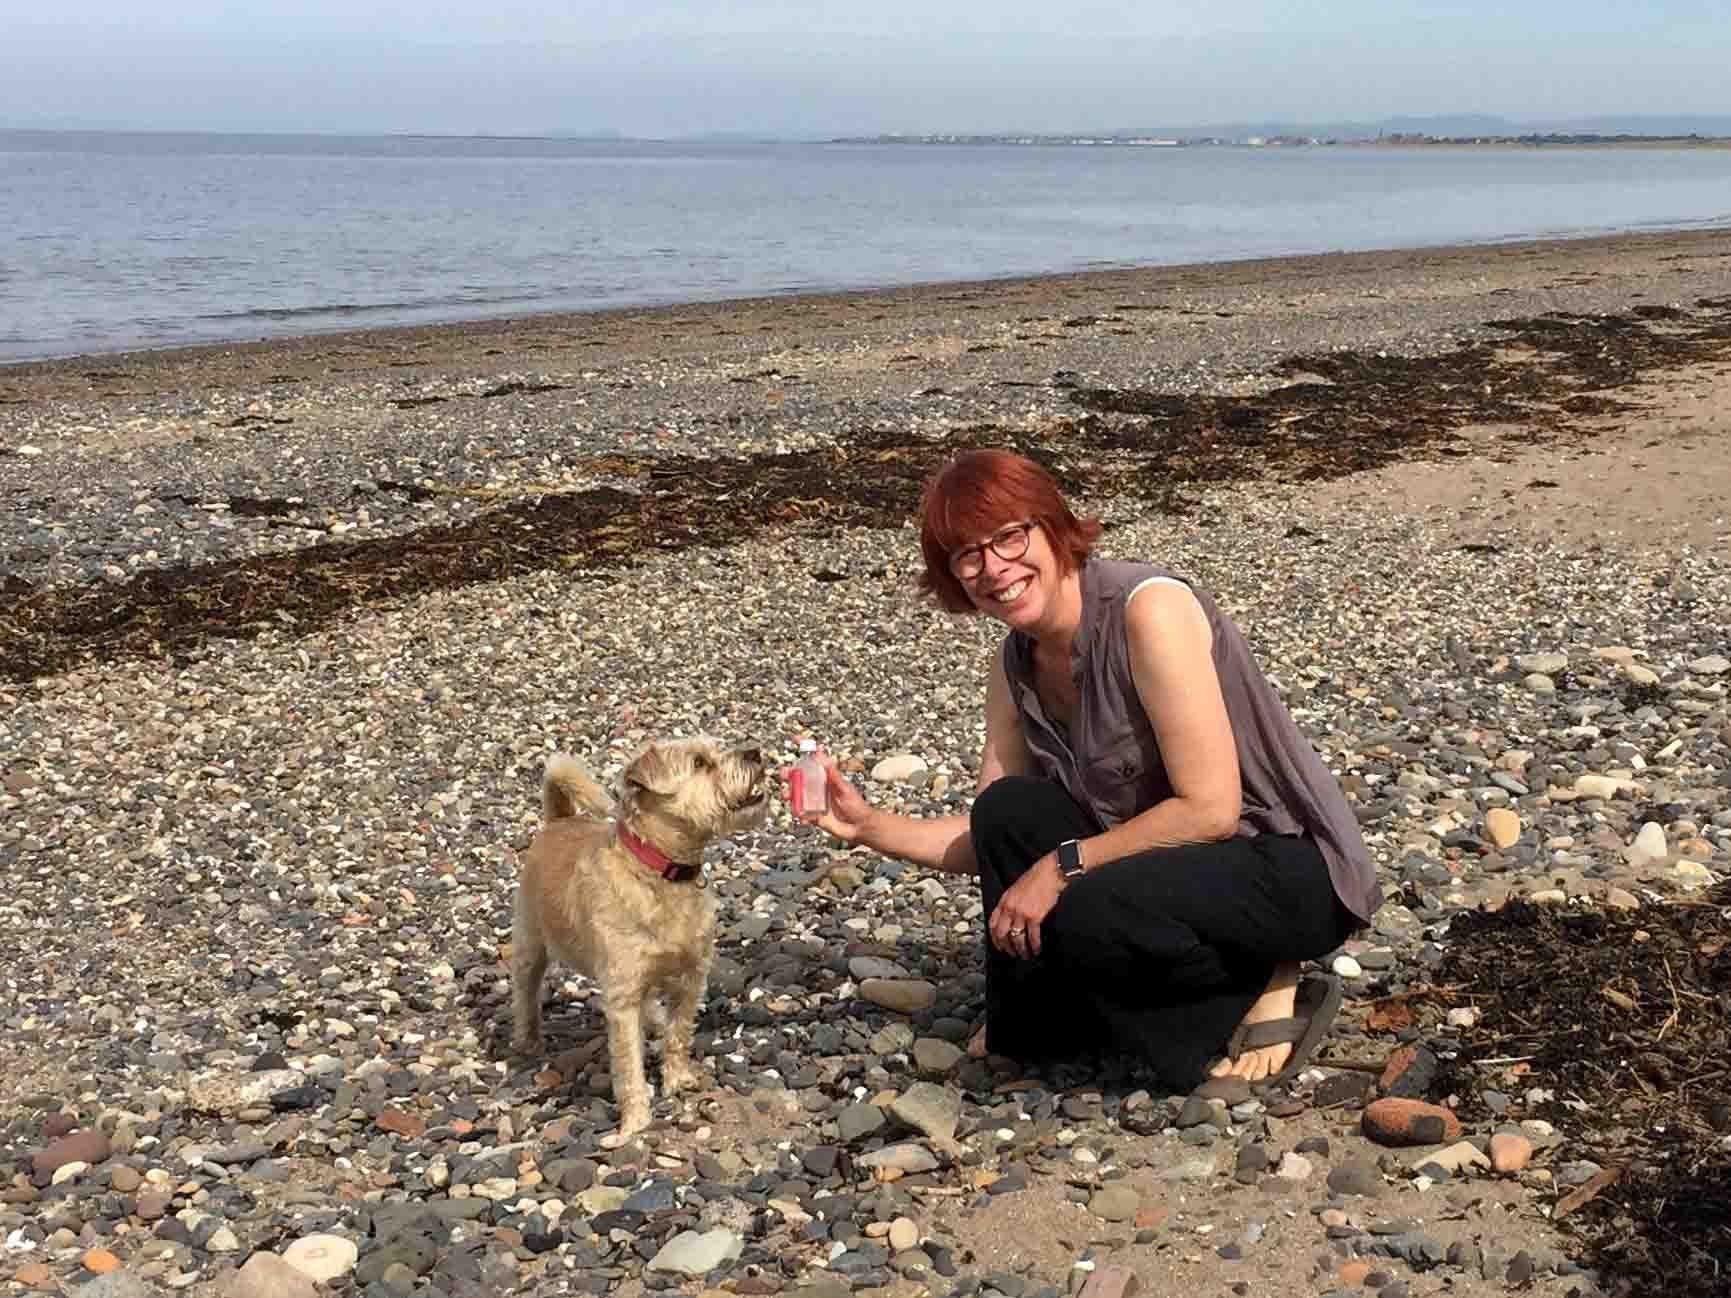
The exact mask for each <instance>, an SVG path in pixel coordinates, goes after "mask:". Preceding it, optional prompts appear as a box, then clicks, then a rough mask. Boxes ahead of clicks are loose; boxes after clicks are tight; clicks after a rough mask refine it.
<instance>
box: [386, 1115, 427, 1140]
mask: <svg viewBox="0 0 1731 1298" xmlns="http://www.w3.org/2000/svg"><path fill="white" fill-rule="evenodd" d="M375 1125H377V1126H378V1128H379V1129H380V1130H381V1131H390V1132H395V1133H396V1134H397V1135H399V1136H407V1137H408V1138H409V1139H411V1140H419V1139H420V1138H421V1137H422V1136H424V1135H426V1134H427V1122H426V1119H424V1118H419V1117H416V1116H415V1115H414V1114H412V1113H406V1112H404V1111H403V1110H402V1109H391V1108H384V1109H380V1110H379V1116H378V1118H377V1119H376V1120H375Z"/></svg>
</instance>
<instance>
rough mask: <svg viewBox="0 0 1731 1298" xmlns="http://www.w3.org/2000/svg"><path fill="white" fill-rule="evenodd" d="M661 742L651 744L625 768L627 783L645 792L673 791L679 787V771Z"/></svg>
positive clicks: (662, 792) (661, 792)
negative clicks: (675, 768)
mask: <svg viewBox="0 0 1731 1298" xmlns="http://www.w3.org/2000/svg"><path fill="white" fill-rule="evenodd" d="M673 767H674V763H673V762H672V761H671V760H670V759H669V757H668V755H667V753H666V752H664V751H663V750H662V748H661V746H660V745H659V744H650V745H649V747H647V748H645V749H644V750H643V751H642V752H641V753H639V754H637V756H636V757H634V758H633V759H632V760H631V765H629V766H627V767H626V768H625V783H626V785H627V786H629V787H630V788H634V789H638V790H640V791H642V792H644V793H659V794H661V795H663V796H666V795H668V794H671V793H673V792H674V791H675V790H676V789H677V788H678V787H679V781H678V773H677V772H676V771H675V770H674V769H673Z"/></svg>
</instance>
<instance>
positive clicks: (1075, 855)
mask: <svg viewBox="0 0 1731 1298" xmlns="http://www.w3.org/2000/svg"><path fill="white" fill-rule="evenodd" d="M1058 869H1059V871H1060V872H1061V873H1062V874H1063V875H1064V877H1065V878H1074V877H1075V876H1076V875H1078V874H1081V873H1082V847H1081V844H1079V843H1077V842H1076V840H1075V839H1073V838H1071V839H1066V840H1065V841H1064V842H1062V843H1059V844H1058Z"/></svg>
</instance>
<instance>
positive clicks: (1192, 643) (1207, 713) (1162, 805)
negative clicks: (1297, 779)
mask: <svg viewBox="0 0 1731 1298" xmlns="http://www.w3.org/2000/svg"><path fill="white" fill-rule="evenodd" d="M1125 628H1126V634H1127V636H1128V638H1129V642H1130V674H1131V677H1132V678H1133V679H1134V681H1135V683H1136V694H1137V697H1138V699H1139V700H1140V702H1141V704H1142V708H1143V710H1144V711H1145V712H1146V713H1147V714H1148V720H1149V722H1150V724H1151V725H1152V726H1153V727H1154V737H1155V740H1156V741H1157V742H1158V743H1159V745H1160V755H1161V758H1162V760H1163V761H1164V762H1165V764H1166V775H1167V778H1168V779H1169V780H1170V781H1171V784H1172V796H1171V797H1169V798H1166V799H1163V800H1162V801H1160V802H1158V803H1156V804H1155V805H1154V806H1152V807H1149V808H1147V809H1146V810H1145V811H1142V812H1141V813H1139V814H1137V815H1135V816H1132V817H1130V818H1129V819H1128V820H1125V821H1122V822H1120V823H1119V824H1117V825H1114V826H1113V827H1112V828H1111V829H1109V830H1107V831H1106V832H1105V833H1102V834H1096V835H1094V836H1093V837H1091V838H1088V839H1084V840H1083V843H1082V862H1083V865H1084V866H1094V865H1102V864H1104V863H1105V862H1107V861H1115V860H1117V859H1118V858H1119V857H1121V856H1131V855H1134V854H1135V853H1137V852H1142V851H1146V850H1148V849H1149V848H1152V847H1170V846H1173V845H1175V844H1178V843H1210V842H1214V841H1216V840H1218V839H1222V838H1230V837H1231V836H1232V835H1233V834H1235V833H1237V832H1238V817H1239V813H1240V810H1241V802H1242V785H1241V783H1240V778H1239V773H1238V747H1237V745H1236V743H1235V742H1234V741H1233V736H1232V722H1231V720H1230V719H1229V718H1228V717H1227V714H1226V700H1225V698H1224V697H1223V696H1222V694H1221V692H1220V676H1219V674H1218V673H1217V672H1216V671H1215V669H1214V636H1213V630H1212V628H1211V627H1210V626H1209V624H1208V615H1207V614H1206V613H1204V612H1203V611H1202V605H1201V603H1200V602H1199V601H1198V600H1197V598H1196V596H1195V595H1194V594H1193V593H1191V591H1190V589H1189V588H1188V587H1186V586H1180V585H1175V584H1173V583H1171V582H1164V581H1162V582H1155V583H1153V584H1151V585H1148V586H1145V587H1143V588H1142V589H1141V590H1139V591H1137V592H1136V594H1135V595H1134V596H1132V597H1131V599H1130V603H1129V606H1128V608H1127V609H1126V610H1125Z"/></svg>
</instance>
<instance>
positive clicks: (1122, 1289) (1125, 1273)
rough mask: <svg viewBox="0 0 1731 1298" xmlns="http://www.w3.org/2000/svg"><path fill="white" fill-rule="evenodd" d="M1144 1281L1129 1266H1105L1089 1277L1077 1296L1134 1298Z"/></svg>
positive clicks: (1081, 1297)
mask: <svg viewBox="0 0 1731 1298" xmlns="http://www.w3.org/2000/svg"><path fill="white" fill-rule="evenodd" d="M1141 1285H1142V1282H1141V1281H1140V1280H1138V1279H1137V1278H1136V1273H1135V1272H1134V1271H1132V1270H1131V1269H1130V1268H1129V1267H1127V1266H1103V1267H1100V1268H1098V1269H1097V1270H1096V1271H1095V1272H1094V1274H1092V1275H1091V1276H1089V1277H1088V1282H1087V1283H1086V1284H1084V1285H1083V1286H1082V1292H1081V1293H1080V1294H1078V1295H1077V1298H1132V1295H1133V1294H1135V1292H1136V1291H1137V1290H1138V1289H1139V1288H1141Z"/></svg>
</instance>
